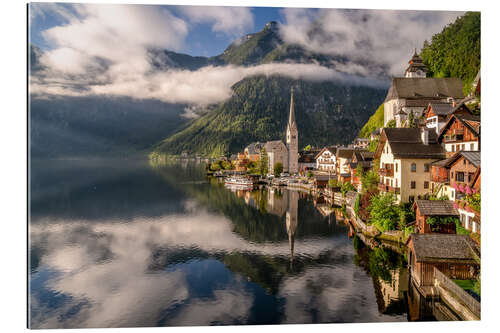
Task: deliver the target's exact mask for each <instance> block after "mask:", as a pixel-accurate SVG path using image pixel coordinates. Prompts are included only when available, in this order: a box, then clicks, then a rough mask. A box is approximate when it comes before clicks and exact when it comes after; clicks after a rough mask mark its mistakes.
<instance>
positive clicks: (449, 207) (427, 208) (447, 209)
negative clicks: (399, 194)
mask: <svg viewBox="0 0 500 333" xmlns="http://www.w3.org/2000/svg"><path fill="white" fill-rule="evenodd" d="M415 205H416V206H417V207H418V209H419V210H420V214H422V215H429V216H433V215H434V216H435V215H439V216H458V215H459V214H458V210H457V209H456V208H455V207H454V206H453V201H451V200H416V201H415Z"/></svg>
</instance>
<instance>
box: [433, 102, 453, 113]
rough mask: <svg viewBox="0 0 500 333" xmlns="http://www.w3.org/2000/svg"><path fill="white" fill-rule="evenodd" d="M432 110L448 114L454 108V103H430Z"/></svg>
mask: <svg viewBox="0 0 500 333" xmlns="http://www.w3.org/2000/svg"><path fill="white" fill-rule="evenodd" d="M430 104H431V108H432V111H433V112H434V113H435V114H436V115H438V116H446V115H448V114H450V113H451V112H452V110H454V108H453V105H452V104H448V103H430Z"/></svg>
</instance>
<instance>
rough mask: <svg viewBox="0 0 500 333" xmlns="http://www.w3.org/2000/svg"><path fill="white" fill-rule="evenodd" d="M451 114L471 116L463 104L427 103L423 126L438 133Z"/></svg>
mask: <svg viewBox="0 0 500 333" xmlns="http://www.w3.org/2000/svg"><path fill="white" fill-rule="evenodd" d="M452 114H465V115H472V113H471V111H470V110H469V108H468V107H467V106H466V105H465V103H463V102H462V103H460V104H458V105H457V104H456V103H455V102H453V103H429V106H428V107H427V109H426V111H425V115H424V118H425V126H427V127H428V128H432V129H434V130H435V131H436V133H438V134H439V133H440V132H441V129H443V127H444V125H446V123H447V122H448V119H449V118H450V116H451V115H452Z"/></svg>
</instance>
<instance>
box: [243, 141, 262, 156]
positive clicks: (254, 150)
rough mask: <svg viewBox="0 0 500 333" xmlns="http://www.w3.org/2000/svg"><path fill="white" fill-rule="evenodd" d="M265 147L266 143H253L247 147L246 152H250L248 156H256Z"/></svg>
mask: <svg viewBox="0 0 500 333" xmlns="http://www.w3.org/2000/svg"><path fill="white" fill-rule="evenodd" d="M263 146H264V143H262V142H258V141H257V142H252V143H251V144H249V145H248V146H246V147H245V150H248V154H250V155H254V154H259V153H260V150H261V149H262V147H263Z"/></svg>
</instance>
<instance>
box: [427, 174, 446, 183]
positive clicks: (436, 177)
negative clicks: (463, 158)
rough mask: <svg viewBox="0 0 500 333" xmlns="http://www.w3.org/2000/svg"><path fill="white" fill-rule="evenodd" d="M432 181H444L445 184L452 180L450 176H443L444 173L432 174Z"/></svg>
mask: <svg viewBox="0 0 500 333" xmlns="http://www.w3.org/2000/svg"><path fill="white" fill-rule="evenodd" d="M431 181H433V182H436V183H444V184H449V183H450V180H449V179H448V176H447V175H446V176H443V175H432V177H431Z"/></svg>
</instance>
